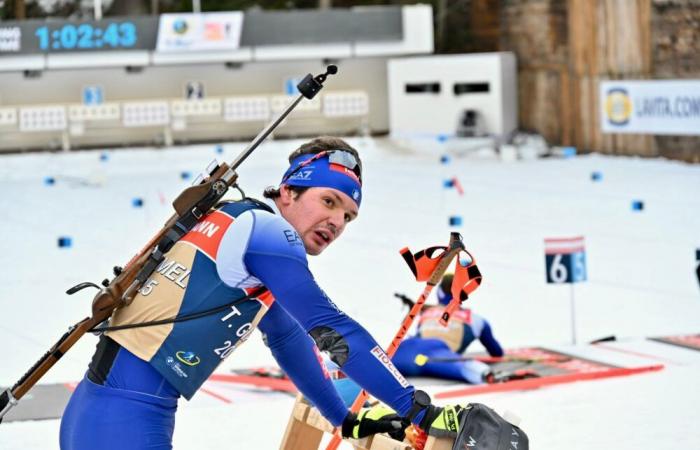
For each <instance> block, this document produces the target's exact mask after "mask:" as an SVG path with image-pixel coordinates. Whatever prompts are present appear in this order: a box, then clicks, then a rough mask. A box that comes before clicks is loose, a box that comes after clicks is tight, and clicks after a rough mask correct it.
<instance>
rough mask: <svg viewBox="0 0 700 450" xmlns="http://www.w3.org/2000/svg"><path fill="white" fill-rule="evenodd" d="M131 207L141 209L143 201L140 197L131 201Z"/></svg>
mask: <svg viewBox="0 0 700 450" xmlns="http://www.w3.org/2000/svg"><path fill="white" fill-rule="evenodd" d="M131 206H133V207H134V208H141V207H142V206H143V199H142V198H140V197H136V198H133V199H131Z"/></svg>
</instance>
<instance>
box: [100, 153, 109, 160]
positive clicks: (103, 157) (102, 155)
mask: <svg viewBox="0 0 700 450" xmlns="http://www.w3.org/2000/svg"><path fill="white" fill-rule="evenodd" d="M100 161H103V162H107V161H109V153H107V152H102V153H100Z"/></svg>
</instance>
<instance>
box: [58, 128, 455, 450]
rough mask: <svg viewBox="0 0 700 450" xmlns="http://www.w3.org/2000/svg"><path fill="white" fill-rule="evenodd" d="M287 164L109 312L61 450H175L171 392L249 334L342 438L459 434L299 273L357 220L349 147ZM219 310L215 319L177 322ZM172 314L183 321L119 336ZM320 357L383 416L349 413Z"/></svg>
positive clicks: (215, 213) (449, 414) (187, 391)
mask: <svg viewBox="0 0 700 450" xmlns="http://www.w3.org/2000/svg"><path fill="white" fill-rule="evenodd" d="M289 162H290V166H289V169H288V170H287V171H286V173H285V174H284V176H283V177H282V181H281V183H280V185H279V187H276V188H268V189H267V190H266V191H265V193H264V196H265V197H266V201H265V202H259V201H257V200H253V199H244V200H242V201H236V202H229V203H225V204H223V205H220V206H218V207H217V208H215V209H213V210H212V211H210V212H209V214H208V215H205V216H204V217H202V219H201V220H200V221H199V222H198V224H197V225H196V226H195V227H194V228H193V229H192V230H191V231H190V232H189V233H188V234H186V235H185V236H184V237H183V238H182V239H180V240H179V241H178V242H177V243H176V244H175V245H174V246H173V247H172V249H171V250H170V251H169V252H168V253H167V254H166V255H165V260H164V261H163V262H162V263H161V264H160V266H159V267H158V268H157V270H156V271H155V272H154V273H153V274H152V275H151V277H150V278H149V279H148V280H147V281H146V282H145V283H144V284H143V286H142V287H141V289H140V290H139V293H138V295H136V296H135V298H134V300H133V302H132V303H131V304H130V305H129V306H126V307H123V308H121V309H119V310H117V311H115V313H114V314H113V316H112V317H111V319H110V321H109V326H110V331H107V332H105V333H104V334H103V335H102V336H101V337H100V340H99V343H98V345H97V350H96V352H95V354H94V356H93V358H92V361H91V363H90V364H89V367H88V370H87V373H86V374H85V378H84V379H83V380H82V381H81V382H80V384H79V385H78V387H77V389H76V390H75V392H74V393H73V395H72V397H71V399H70V401H69V403H68V406H67V407H66V410H65V413H64V415H63V419H62V421H61V435H60V445H61V449H62V450H88V449H90V450H100V449H103V450H116V449H125V448H128V449H131V450H141V449H171V448H172V436H173V429H174V425H175V412H176V409H177V402H178V399H179V397H180V396H183V397H185V398H186V399H190V398H191V397H192V396H193V395H194V393H195V392H196V391H197V390H198V388H199V387H200V386H201V385H202V384H203V383H204V381H206V379H207V378H208V377H209V376H210V375H211V373H212V372H213V371H214V370H215V369H216V367H217V366H218V365H219V364H220V363H221V361H222V360H223V359H224V358H226V357H227V356H229V355H230V354H231V353H232V352H233V350H234V349H235V348H236V347H237V346H238V345H240V344H241V343H243V342H244V341H245V340H246V339H247V338H248V337H249V336H250V334H251V332H252V331H253V330H254V329H255V328H256V327H257V328H259V329H260V330H261V331H262V333H263V337H264V340H265V343H266V345H267V346H268V347H269V348H270V351H271V352H272V355H273V356H274V357H275V359H276V360H277V362H278V363H279V365H280V367H281V368H282V369H283V370H284V371H285V372H286V373H287V375H288V376H289V377H290V379H291V380H292V381H293V382H294V384H295V385H296V386H297V387H298V388H299V390H300V391H301V392H302V393H303V394H304V395H305V396H306V397H307V398H308V399H310V400H311V401H312V402H313V404H314V405H315V406H316V407H318V409H319V410H320V411H321V413H322V414H323V415H324V416H325V417H326V418H327V419H328V420H329V421H330V422H331V423H332V424H333V425H335V426H339V427H341V430H342V434H343V435H344V436H345V437H355V438H358V437H364V436H367V435H370V434H374V433H378V432H390V433H393V435H394V436H399V437H400V436H401V434H402V433H403V429H404V428H405V427H406V426H407V425H408V424H409V423H410V422H413V423H415V424H417V425H419V426H420V427H421V428H422V429H424V430H425V431H426V432H427V433H428V434H431V435H435V436H439V435H449V436H456V434H457V431H458V428H459V420H460V419H461V417H463V414H464V409H463V408H462V407H460V406H444V407H438V406H434V405H432V403H431V402H430V400H429V398H427V399H426V397H427V396H425V395H424V393H421V392H420V391H415V390H414V388H413V387H412V386H411V385H410V384H409V383H408V382H407V381H406V379H405V378H404V377H403V376H402V375H401V373H400V372H399V371H398V370H397V369H396V367H395V366H394V365H393V364H392V362H391V361H390V360H389V358H388V357H387V355H386V354H385V353H384V351H383V350H382V348H381V347H380V346H379V345H378V344H377V342H376V341H375V340H374V339H373V338H372V336H370V335H369V333H367V331H365V329H364V328H362V327H361V326H360V325H359V324H358V323H357V322H355V321H354V320H353V319H352V318H350V317H349V316H347V315H346V314H345V313H343V312H342V311H341V310H340V309H339V308H338V307H337V306H336V305H335V304H334V303H333V302H332V301H331V300H330V298H328V297H327V296H326V294H325V293H324V292H323V290H321V288H320V287H319V286H318V284H317V283H316V281H315V279H314V277H313V275H312V273H311V272H310V270H309V267H308V264H307V259H306V255H307V254H308V255H319V254H320V253H322V252H323V250H325V248H326V247H328V246H329V245H330V244H331V243H333V242H334V241H335V240H336V239H338V238H339V237H340V236H341V234H342V233H343V230H344V229H345V227H346V226H347V224H348V223H350V222H351V221H353V220H354V219H355V218H356V217H357V215H358V212H359V208H360V204H361V201H362V181H361V180H362V166H361V161H360V159H359V156H358V154H357V151H356V150H355V149H353V148H352V147H351V146H350V145H348V144H347V143H346V142H345V141H343V140H341V139H338V138H332V137H323V138H317V139H314V140H312V141H310V142H308V143H306V144H304V145H302V146H301V147H300V148H298V149H297V150H295V151H294V152H293V153H292V154H291V155H290V157H289ZM229 306H230V307H229ZM217 307H223V310H222V308H219V310H218V312H217V313H215V314H207V315H203V316H202V315H200V316H198V317H197V318H195V319H191V320H189V319H188V320H185V319H187V318H188V316H192V315H196V314H197V313H199V312H202V311H208V310H211V309H216V308H217ZM172 318H175V319H183V320H172V321H170V322H169V323H166V324H161V325H157V326H138V327H131V328H129V327H128V326H130V325H134V324H143V323H146V322H152V321H158V320H166V321H167V320H168V319H172ZM319 350H320V351H321V352H325V353H327V354H328V355H329V357H330V358H331V360H333V361H334V362H335V363H336V364H337V365H338V366H339V367H340V368H341V369H342V371H343V372H344V373H345V374H347V375H348V376H349V377H350V378H352V379H353V380H354V381H355V382H357V383H358V384H359V385H360V386H362V387H363V388H365V389H366V390H367V391H369V392H370V393H371V394H372V395H374V396H375V397H376V398H378V399H380V400H381V401H382V402H384V403H385V404H386V405H388V406H389V407H391V408H393V411H392V410H390V409H388V408H385V407H384V408H383V409H382V408H379V407H375V408H374V409H372V410H363V411H361V412H360V413H359V414H354V413H350V412H349V411H348V409H347V408H346V406H345V404H344V403H343V401H342V400H341V398H340V396H339V395H338V393H337V391H336V389H335V388H334V386H333V383H332V381H331V379H330V376H329V374H328V372H327V371H326V370H325V366H323V365H322V364H321V362H320V361H321V358H320V353H319ZM419 394H420V395H419ZM280 426H282V424H280Z"/></svg>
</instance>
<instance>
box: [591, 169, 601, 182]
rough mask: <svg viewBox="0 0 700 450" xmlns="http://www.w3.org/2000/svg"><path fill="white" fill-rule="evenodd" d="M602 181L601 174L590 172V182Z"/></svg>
mask: <svg viewBox="0 0 700 450" xmlns="http://www.w3.org/2000/svg"><path fill="white" fill-rule="evenodd" d="M602 179H603V173H602V172H597V171H596V172H592V173H591V181H600V180H602Z"/></svg>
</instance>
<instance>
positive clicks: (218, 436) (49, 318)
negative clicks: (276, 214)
mask: <svg viewBox="0 0 700 450" xmlns="http://www.w3.org/2000/svg"><path fill="white" fill-rule="evenodd" d="M300 142H301V141H269V142H267V143H265V144H264V145H262V146H261V147H260V148H259V149H257V150H256V151H255V152H254V154H253V155H252V156H251V157H250V159H249V160H248V161H246V162H245V163H244V164H243V166H242V167H241V168H240V169H239V175H240V184H241V186H242V187H243V188H244V189H245V191H246V193H247V194H248V195H250V196H253V197H255V196H257V197H260V194H261V192H262V190H263V189H264V188H265V187H266V186H269V185H274V184H276V183H278V182H279V179H280V176H281V174H282V173H283V171H284V170H285V169H286V156H287V155H288V153H290V152H291V151H292V150H293V149H294V148H296V147H297V146H298V144H299V143H300ZM350 142H351V143H352V144H354V145H355V146H356V147H357V148H358V150H359V151H360V153H361V155H362V157H363V160H364V166H365V173H364V178H365V184H364V201H363V205H362V209H361V212H360V216H359V218H358V219H357V221H356V222H353V223H352V224H351V225H350V226H349V227H348V229H347V230H346V232H345V234H344V235H343V236H342V237H341V238H340V239H339V240H338V241H337V242H336V243H334V244H333V245H332V246H331V247H330V248H329V249H328V250H327V251H326V252H325V253H324V254H323V255H321V256H319V257H313V258H310V265H311V268H312V270H313V272H314V274H315V276H316V279H317V281H318V282H319V284H320V285H321V286H322V287H323V288H324V290H325V291H326V292H327V293H328V295H329V296H330V297H331V298H332V299H333V301H334V302H336V303H337V304H338V305H339V306H340V307H341V308H342V309H344V310H345V311H346V312H347V313H348V314H350V315H351V316H352V317H354V318H355V319H357V320H358V321H359V322H360V323H361V324H363V325H364V326H365V327H366V328H367V329H368V330H369V331H370V332H371V333H372V334H373V335H374V336H375V338H376V339H377V340H378V341H379V342H381V343H388V342H389V340H390V339H391V337H392V336H393V334H394V333H395V331H396V328H397V327H398V324H399V323H400V321H401V319H402V316H403V314H404V312H405V310H402V307H401V305H400V302H398V301H397V300H396V299H394V298H393V293H394V292H402V293H406V294H408V295H410V296H414V297H418V295H419V293H420V292H421V291H422V288H423V286H422V285H420V284H418V283H416V281H415V280H414V279H413V278H412V274H411V272H410V271H409V270H408V268H407V267H406V266H405V263H404V262H403V260H402V258H401V257H400V256H399V250H400V249H401V248H403V247H405V246H409V247H410V248H411V249H412V250H414V251H417V250H420V249H422V248H425V247H428V246H432V245H445V244H447V241H448V238H449V231H451V230H455V231H459V232H460V233H461V234H462V235H463V236H464V241H465V243H466V245H467V248H468V249H469V250H470V252H472V254H473V255H474V256H475V258H476V261H477V263H478V264H479V267H480V269H481V271H482V273H483V275H484V282H483V284H482V286H481V287H480V289H479V290H478V291H477V292H476V293H475V294H474V295H473V296H472V298H470V300H469V302H470V304H471V306H472V307H473V308H474V310H475V311H477V312H479V313H480V314H482V315H484V316H486V317H487V318H488V319H489V320H490V321H491V324H492V326H493V329H494V332H495V334H496V336H497V337H498V339H499V340H500V341H501V343H502V344H503V346H504V347H506V348H514V347H523V346H550V347H561V346H566V345H569V344H571V341H572V335H571V334H572V331H571V305H572V301H571V296H572V295H573V297H574V302H575V311H576V339H577V344H578V348H583V347H584V346H585V343H587V342H589V341H591V340H593V339H596V338H600V337H603V336H608V335H615V336H616V337H617V338H618V341H619V342H621V343H622V344H620V345H622V347H624V343H625V342H629V343H631V344H630V345H631V346H632V348H634V349H635V350H634V352H635V353H637V355H636V356H634V357H635V358H637V360H638V362H639V364H638V365H644V364H658V363H662V364H664V365H665V368H664V370H662V371H659V372H652V373H648V374H641V375H635V376H629V377H622V378H613V379H607V380H599V381H591V382H579V383H572V384H566V385H558V386H552V387H548V388H542V389H539V390H534V391H526V392H506V393H500V394H489V395H482V396H479V397H476V398H474V399H473V400H474V401H478V402H482V403H486V404H489V405H491V406H493V407H494V408H495V409H497V410H498V411H501V412H503V411H504V410H510V411H513V412H515V413H516V414H517V415H518V416H520V417H521V418H522V423H521V426H522V428H523V429H524V430H525V431H526V432H528V434H529V436H530V440H531V448H533V449H536V450H545V449H551V450H560V449H564V448H566V449H569V450H574V449H580V450H590V449H591V448H600V449H617V450H637V449H639V448H648V447H653V448H654V449H655V450H662V449H687V450H694V449H698V448H700V433H699V432H698V430H697V426H696V419H695V418H696V416H697V411H698V408H699V407H700V389H698V380H699V379H700V352H693V351H691V350H683V349H679V348H674V347H671V346H666V347H658V345H662V344H655V345H656V346H655V347H654V348H653V349H651V350H648V349H646V348H645V347H644V346H645V345H651V344H645V342H647V343H648V341H643V339H644V338H645V337H649V336H665V335H679V334H690V333H698V332H700V289H699V286H698V281H697V279H696V278H695V265H696V262H695V251H696V249H697V248H700V214H699V213H698V211H700V166H697V165H695V166H692V165H687V164H683V163H679V162H673V161H667V160H661V159H637V158H628V157H607V156H600V155H587V156H578V157H575V158H568V159H556V158H547V159H537V160H520V161H514V162H503V161H500V160H499V159H498V158H497V157H495V156H494V155H493V154H491V153H489V152H483V151H476V152H473V153H471V154H462V155H456V154H452V155H451V158H450V161H449V163H447V164H442V163H441V162H440V156H441V155H442V154H444V153H446V152H448V151H449V149H448V148H447V146H446V144H445V146H443V145H441V144H438V143H435V144H428V143H413V144H407V143H402V144H401V145H398V144H396V143H393V142H392V141H390V140H385V139H378V140H372V139H351V140H350ZM223 148H224V153H223V154H217V152H216V151H215V146H213V145H199V146H192V147H178V148H171V149H119V150H110V151H106V152H95V151H89V152H71V153H51V154H49V153H39V154H25V155H4V156H0V192H1V194H0V207H1V209H2V211H3V220H2V221H0V235H2V237H3V242H2V252H0V268H1V271H2V272H1V275H0V317H2V321H1V322H0V342H2V347H3V350H4V351H3V353H4V355H5V356H3V358H2V363H1V364H0V385H4V386H7V385H11V384H13V383H14V382H15V381H16V380H17V379H18V378H19V377H20V376H21V375H22V374H23V373H24V372H25V371H26V369H27V368H28V367H29V366H30V365H31V364H32V363H33V362H34V361H35V360H36V359H37V358H38V357H39V356H40V355H41V354H43V353H44V352H45V351H46V350H47V349H48V347H49V346H50V345H51V344H53V343H54V342H55V341H56V340H57V339H58V337H59V336H60V335H61V334H63V332H64V331H65V330H66V329H67V327H68V325H70V324H72V323H75V322H77V321H78V320H80V319H82V318H83V317H85V316H87V315H88V314H89V309H90V306H89V305H90V300H91V298H92V295H93V292H94V291H90V290H88V291H83V292H81V293H79V294H77V295H75V296H73V297H68V296H66V295H65V294H64V292H65V290H66V289H67V288H68V287H71V286H73V285H74V284H77V283H79V282H81V281H86V280H90V281H94V282H99V281H101V280H102V279H103V278H105V277H107V276H109V275H110V274H111V269H112V266H114V265H123V264H124V263H125V262H126V261H127V260H128V259H129V258H130V257H131V256H132V255H133V254H134V253H135V252H136V251H138V250H139V249H140V248H141V247H142V246H143V244H145V242H147V241H148V239H149V238H150V237H151V236H152V234H153V233H154V232H155V231H156V230H157V229H159V228H160V227H161V226H162V224H163V223H164V221H165V220H166V219H167V218H168V217H169V216H170V214H171V211H172V210H171V207H170V201H171V200H172V199H173V198H174V197H175V196H176V195H177V194H178V193H179V192H180V191H181V190H182V189H183V188H184V187H186V186H187V185H188V184H189V183H190V182H191V179H190V180H189V181H185V180H183V179H182V177H181V174H182V172H190V173H192V174H193V175H195V176H196V174H197V173H198V172H199V171H201V170H203V169H204V167H206V165H207V164H208V163H209V162H210V161H211V160H212V159H213V158H218V159H220V160H222V159H225V160H228V161H231V160H233V158H234V157H235V156H236V155H237V154H238V152H239V151H240V150H242V149H243V148H244V144H238V143H236V144H226V145H224V147H223ZM102 155H104V157H102V158H101V156H102ZM592 172H600V173H601V174H602V179H601V180H599V181H593V180H592V178H591V174H592ZM47 177H53V178H54V180H55V183H54V184H52V185H51V184H47V183H46V182H45V179H46V178H47ZM452 177H456V178H457V179H458V180H459V182H460V184H461V185H462V186H463V188H464V195H463V196H460V195H458V193H457V191H456V190H455V189H448V188H445V187H444V181H445V180H447V179H450V178H452ZM137 198H140V199H142V201H143V206H142V207H140V208H136V207H134V206H133V201H134V199H137ZM637 200H639V201H643V203H644V209H643V210H642V211H634V210H633V209H632V207H631V205H632V202H633V201H637ZM450 216H460V217H461V218H462V225H461V226H459V227H452V228H451V227H450V226H449V225H448V218H449V217H450ZM62 236H63V237H69V238H70V239H71V241H72V246H70V247H68V248H59V247H58V245H57V239H58V238H59V237H62ZM573 236H584V237H585V248H586V254H587V268H588V281H586V282H584V283H579V284H576V285H575V286H574V288H573V290H572V289H571V287H570V285H551V284H546V283H545V278H546V277H545V267H544V260H545V258H544V242H543V241H544V239H545V238H548V237H573ZM95 342H96V338H95V337H93V336H86V337H85V338H83V339H82V340H81V341H80V342H79V343H78V344H77V345H76V346H75V347H74V348H73V349H72V350H71V351H70V352H69V353H68V354H67V355H66V356H65V357H64V358H63V359H62V360H61V361H60V362H59V363H58V364H57V365H56V367H55V368H54V369H53V370H52V371H51V372H49V373H48V374H47V375H46V377H45V378H44V379H43V380H42V382H44V383H46V382H69V381H77V380H79V379H80V378H81V377H82V375H83V373H84V371H85V368H86V365H87V362H88V361H89V359H90V356H91V354H92V351H93V349H94V345H95ZM634 343H639V345H636V344H634ZM622 347H621V348H622ZM624 348H625V349H627V350H626V351H627V352H628V353H627V355H628V356H629V355H631V353H629V352H630V350H629V347H624ZM666 348H667V351H666V350H665V349H666ZM660 349H661V350H660ZM471 350H479V348H478V344H475V346H474V348H472V349H471ZM660 353H661V355H660ZM621 355H622V353H621ZM622 356H624V355H622ZM622 356H621V357H622ZM629 357H632V356H629ZM271 364H274V361H273V359H272V357H271V356H270V354H269V352H268V351H267V348H266V347H265V346H264V345H263V344H262V342H261V339H260V335H259V333H257V332H256V334H254V335H253V336H252V337H251V339H250V340H249V342H248V343H246V344H245V345H244V346H242V347H241V348H240V349H239V350H237V351H236V352H235V353H234V354H233V355H232V356H231V357H229V358H228V359H227V360H226V361H225V362H224V363H223V364H222V366H221V367H220V369H219V371H221V372H227V371H229V369H231V368H236V367H251V366H261V365H271ZM204 398H206V395H203V394H201V393H200V394H198V395H197V396H195V399H194V400H193V401H192V402H190V403H188V402H186V401H181V402H180V411H179V412H178V416H177V426H176V431H175V440H174V444H175V448H176V449H195V448H196V449H275V448H278V446H279V442H280V440H281V437H282V434H283V432H284V429H285V426H286V423H287V418H288V417H289V412H290V411H291V406H292V402H293V399H292V398H291V397H287V396H283V395H278V394H275V395H270V396H269V397H266V396H265V395H264V394H256V395H254V396H248V397H245V398H242V399H241V400H240V401H239V400H237V399H236V397H234V400H233V403H231V404H224V403H223V402H218V403H217V402H213V401H209V402H206V401H204V400H203V399H204ZM470 400H472V399H470V398H458V399H454V400H453V401H459V402H462V403H464V402H468V401H470ZM58 427H59V421H58V420H48V421H41V422H19V423H17V422H15V423H7V424H2V425H0V448H2V449H3V450H11V449H12V450H14V449H22V450H30V449H41V450H48V449H56V448H58Z"/></svg>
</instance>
